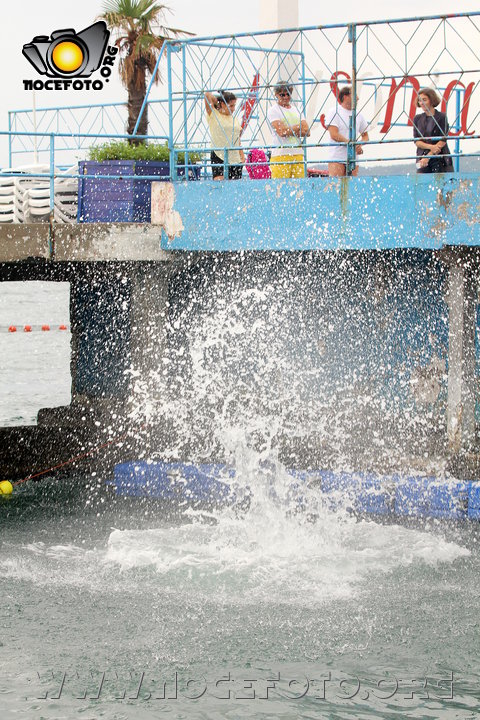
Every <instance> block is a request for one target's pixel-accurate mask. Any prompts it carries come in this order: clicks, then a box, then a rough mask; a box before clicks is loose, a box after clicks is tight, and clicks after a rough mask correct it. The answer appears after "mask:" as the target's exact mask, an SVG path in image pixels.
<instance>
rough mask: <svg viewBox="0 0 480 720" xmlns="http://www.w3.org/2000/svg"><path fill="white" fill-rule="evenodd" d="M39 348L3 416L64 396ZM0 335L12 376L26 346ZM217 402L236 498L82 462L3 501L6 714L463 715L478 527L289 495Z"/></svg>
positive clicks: (276, 471) (54, 357) (470, 665)
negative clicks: (113, 487) (146, 488)
mask: <svg viewBox="0 0 480 720" xmlns="http://www.w3.org/2000/svg"><path fill="white" fill-rule="evenodd" d="M13 289H14V290H16V292H17V293H26V294H27V296H28V293H30V291H31V290H38V287H37V288H27V287H26V286H24V287H23V288H21V287H18V288H16V289H15V288H13ZM57 289H58V288H57ZM27 296H26V297H25V299H24V300H23V301H21V302H20V303H19V306H20V305H21V304H22V303H23V304H25V303H27V304H28V302H31V299H28V298H27ZM36 298H37V305H38V294H37V296H36ZM50 299H51V298H50ZM14 304H15V303H13V302H12V300H11V299H10V300H9V301H8V302H7V301H6V300H5V301H4V302H3V307H5V306H9V307H12V306H13V305H14ZM64 309H65V306H64ZM62 313H64V310H63V311H62ZM62 313H61V314H62ZM58 317H59V318H60V315H59V316H58ZM47 319H48V318H47ZM67 319H68V318H66V317H64V315H63V314H62V317H61V319H60V321H61V322H65V321H66V320H67ZM27 321H30V322H32V323H33V322H35V321H36V320H35V319H32V317H31V315H29V316H28V318H27V316H26V315H21V314H19V318H18V319H15V322H27ZM38 321H40V322H45V321H46V320H44V315H43V314H42V313H40V314H39V315H38ZM7 322H9V323H10V322H14V320H10V319H8V321H7ZM32 335H33V334H32ZM39 337H40V338H41V336H39ZM23 339H24V338H23V336H22V341H23ZM32 339H33V340H35V338H34V337H32V336H29V337H28V338H25V342H27V341H30V340H32ZM10 340H11V338H10V337H8V340H7V337H5V338H4V341H5V342H7V341H8V342H10ZM13 342H16V340H14V341H13ZM39 342H42V343H43V342H44V338H41V340H39ZM45 342H46V340H45ZM5 347H6V345H4V348H5ZM32 347H34V345H33V344H31V345H30V348H32ZM43 347H44V351H45V353H51V359H50V361H49V362H46V363H44V364H43V365H42V363H40V364H39V362H38V359H39V357H40V355H41V353H40V350H39V352H38V353H32V354H31V355H32V364H31V366H30V368H31V370H32V373H33V370H34V369H35V368H36V370H35V372H37V375H36V378H37V382H36V383H35V384H32V383H29V384H30V385H32V387H33V388H34V392H33V393H31V394H29V395H28V397H29V403H30V401H32V402H31V404H29V403H26V402H25V404H22V401H21V398H22V397H26V393H25V395H23V396H22V394H21V393H19V394H18V395H17V396H16V399H15V400H13V399H12V397H11V396H10V397H9V396H4V395H2V406H3V407H2V412H3V413H4V415H3V416H2V417H5V418H6V420H5V421H4V422H5V423H8V422H10V423H11V422H12V421H13V420H15V418H16V419H17V420H19V421H20V422H23V421H24V420H27V419H28V418H32V414H33V412H34V410H33V408H34V403H33V401H35V402H36V403H38V404H39V406H41V405H42V403H44V397H45V396H47V397H49V401H50V402H52V403H54V404H55V403H56V404H60V401H63V399H64V396H62V395H61V394H55V393H56V392H57V391H56V390H55V391H54V390H53V386H52V385H51V377H52V376H51V375H50V374H49V373H50V371H51V366H52V365H53V364H55V363H58V364H57V367H58V368H63V369H61V371H59V373H58V375H59V376H60V372H61V373H63V374H64V375H65V377H66V378H67V379H68V363H66V360H65V357H64V356H62V352H65V353H66V359H67V360H68V351H67V350H66V348H63V350H62V348H58V349H54V346H49V348H50V349H46V346H43ZM8 348H9V349H8V350H7V351H4V352H3V353H2V357H3V358H4V359H3V360H2V362H4V363H5V367H7V368H8V367H10V368H11V370H10V372H11V377H12V378H13V379H14V380H16V382H17V384H18V385H19V386H20V387H23V385H24V383H25V382H28V378H29V373H28V370H25V374H24V375H21V372H23V370H21V368H22V367H23V365H22V366H20V364H19V357H20V355H21V357H22V358H23V360H24V363H25V365H27V364H28V363H27V359H26V358H27V353H25V351H24V350H23V351H22V353H21V354H19V355H17V356H16V359H14V358H13V353H14V352H17V349H15V345H14V344H13V343H12V344H10V345H9V346H8ZM191 350H192V363H193V364H194V365H195V363H196V364H197V366H198V369H199V371H200V370H201V368H200V366H199V365H198V364H199V363H200V364H201V358H200V354H199V346H198V345H195V343H193V345H192V348H191ZM34 361H35V362H34ZM15 365H17V367H18V368H19V370H18V373H15V370H14V368H15ZM42 368H43V369H42ZM196 377H197V378H199V380H198V382H201V381H202V375H201V372H198V373H197V374H196ZM67 385H68V383H67V380H65V387H67ZM35 388H37V389H38V392H35ZM49 388H50V390H51V392H50V394H49ZM197 391H198V393H200V394H201V392H202V388H201V387H200V385H199V387H198V388H197ZM5 397H6V400H5ZM142 403H143V404H145V398H142ZM231 412H232V411H231V410H229V413H230V414H229V416H228V418H227V420H228V422H227V423H226V425H225V426H223V430H221V426H219V428H217V435H218V436H219V437H221V440H222V442H223V443H224V445H225V448H226V450H227V451H228V452H229V453H230V456H231V458H232V459H233V461H234V463H235V466H236V468H237V482H239V483H240V486H241V487H244V488H246V487H247V486H248V487H249V488H250V489H251V490H252V493H253V497H252V500H251V504H250V508H249V509H248V510H246V509H245V508H243V507H242V508H235V507H234V508H223V509H222V508H217V509H211V508H207V507H204V508H192V507H189V506H188V504H186V503H183V502H182V503H178V504H177V505H166V504H164V503H160V502H155V501H151V500H150V501H146V500H132V499H125V498H116V497H114V496H113V495H112V493H111V491H110V489H109V487H108V485H106V482H105V481H106V480H107V478H105V477H101V476H99V475H95V474H94V475H89V476H80V475H77V476H75V477H70V478H68V479H66V478H60V477H58V478H48V477H47V478H45V479H43V480H42V481H41V482H38V483H25V484H22V485H20V486H18V487H17V488H16V489H15V493H14V495H13V497H12V498H11V499H10V500H6V501H4V502H2V503H1V504H0V541H1V555H0V597H1V598H2V620H1V623H0V627H1V634H0V658H1V661H2V673H1V674H0V706H1V717H2V719H3V718H7V720H9V719H10V718H19V717H24V718H32V720H33V719H34V718H35V720H37V719H39V718H45V719H46V720H47V719H48V720H53V719H54V718H55V719H57V718H73V717H77V716H78V717H83V718H89V719H90V718H107V719H111V720H114V719H115V720H120V719H122V720H123V719H130V718H132V719H133V718H138V719H139V720H147V719H150V718H158V717H163V716H165V717H170V718H185V717H189V718H209V719H210V718H214V719H215V718H232V719H233V718H235V719H236V718H285V719H287V718H288V719H290V718H292V719H293V718H298V717H306V718H339V719H340V718H352V719H353V718H355V719H359V718H362V719H363V718H385V719H388V718H400V717H401V718H403V717H407V716H408V717H413V718H445V719H447V718H448V720H450V719H452V720H453V718H475V717H477V716H478V703H479V690H478V688H479V680H480V673H479V662H478V659H477V647H478V623H479V612H478V601H479V590H478V577H479V571H480V554H479V545H478V540H479V538H478V530H477V526H476V525H474V524H466V525H463V526H460V525H452V524H445V523H440V522H437V521H428V522H427V521H426V522H423V523H420V522H419V523H416V524H410V525H408V526H401V525H398V524H396V523H395V522H393V521H389V522H385V523H380V522H374V521H370V520H365V519H362V518H357V517H354V516H352V515H351V514H350V513H349V511H348V508H347V507H346V506H345V507H342V506H341V505H340V507H338V508H337V509H336V511H335V512H333V511H332V510H330V509H329V508H328V507H326V506H325V505H324V504H323V502H322V500H321V496H320V495H319V494H318V493H317V491H316V490H315V488H309V489H305V491H303V492H302V501H301V502H299V501H298V498H293V499H292V497H291V495H290V494H289V482H288V475H287V473H286V470H285V468H284V467H283V465H282V463H281V462H280V461H279V460H278V457H276V455H275V451H274V448H273V447H272V446H269V445H268V442H267V443H266V444H265V446H264V447H262V448H260V449H259V448H258V445H259V444H258V442H257V447H256V448H253V447H252V445H251V443H250V442H249V437H248V434H246V433H243V434H242V430H241V427H236V426H235V425H234V418H233V417H232V414H231ZM256 417H257V421H258V427H257V428H256V430H257V431H259V430H262V431H263V433H264V436H265V437H267V439H268V432H266V428H265V426H264V425H263V426H262V425H261V423H260V417H259V416H258V414H257V416H256ZM253 418H254V415H253V414H252V415H251V418H250V419H251V420H252V421H253ZM236 421H237V422H238V418H237V419H236ZM257 435H258V432H257Z"/></svg>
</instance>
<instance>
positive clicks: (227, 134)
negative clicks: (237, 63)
mask: <svg viewBox="0 0 480 720" xmlns="http://www.w3.org/2000/svg"><path fill="white" fill-rule="evenodd" d="M236 104H237V98H236V96H235V95H234V94H233V93H231V92H227V91H223V90H220V93H219V94H218V95H214V94H213V93H210V92H206V93H205V108H206V110H207V121H208V127H209V129H210V136H211V138H212V146H213V147H215V148H217V150H212V153H211V161H212V175H213V179H214V180H224V175H223V173H224V163H225V162H226V163H227V164H228V179H229V180H240V178H241V177H242V170H243V163H244V162H245V155H244V153H243V150H242V149H241V147H240V135H241V132H242V128H241V127H240V123H239V122H238V120H237V119H236V118H235V117H234V112H235V105H236ZM220 148H223V149H220Z"/></svg>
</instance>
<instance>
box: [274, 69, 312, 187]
mask: <svg viewBox="0 0 480 720" xmlns="http://www.w3.org/2000/svg"><path fill="white" fill-rule="evenodd" d="M292 92H293V87H292V85H288V84H287V83H285V82H282V81H279V82H278V84H277V85H276V86H275V100H276V103H275V104H274V105H272V106H271V107H270V108H269V110H268V113H267V120H268V122H269V123H270V127H271V129H272V145H276V147H274V148H273V150H272V158H271V161H270V170H271V173H272V178H301V177H305V163H304V158H303V150H302V140H303V138H304V137H308V136H309V135H310V129H309V127H308V123H307V121H306V120H303V119H302V118H301V116H300V113H299V112H298V110H297V109H296V108H295V107H294V106H293V105H292V104H291V97H292Z"/></svg>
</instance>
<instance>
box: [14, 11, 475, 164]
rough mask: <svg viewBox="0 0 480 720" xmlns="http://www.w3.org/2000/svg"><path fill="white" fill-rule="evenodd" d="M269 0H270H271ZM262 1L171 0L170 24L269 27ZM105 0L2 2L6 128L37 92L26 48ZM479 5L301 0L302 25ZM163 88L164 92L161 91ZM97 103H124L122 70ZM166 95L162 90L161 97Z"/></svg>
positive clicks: (210, 30)
mask: <svg viewBox="0 0 480 720" xmlns="http://www.w3.org/2000/svg"><path fill="white" fill-rule="evenodd" d="M267 1H268V0H267ZM261 2H262V0H242V2H241V3H233V2H219V1H218V0H167V3H166V4H167V5H168V6H169V7H170V9H171V12H169V13H167V18H166V20H167V24H168V25H171V26H175V27H179V28H182V29H185V30H189V31H190V32H193V33H196V34H197V35H201V36H202V35H214V34H224V33H234V32H247V31H256V30H260V29H264V28H262V27H260V16H261V14H260V4H261ZM102 4H103V3H102V0H82V2H75V3H73V2H66V1H65V0H62V1H60V0H45V1H44V2H38V0H20V1H18V2H11V3H2V25H1V35H2V42H1V45H0V56H1V62H2V67H3V72H2V99H3V102H2V108H1V112H0V130H4V131H6V130H8V111H9V110H13V109H21V108H30V107H31V106H32V92H31V91H30V90H25V89H24V87H23V79H24V78H29V79H35V78H38V77H39V76H38V75H36V73H35V71H34V70H33V68H32V67H31V65H30V64H29V62H28V61H27V60H26V58H24V57H23V55H22V53H21V50H22V46H23V44H25V43H28V42H30V41H31V39H32V38H33V37H34V36H35V35H49V34H50V33H51V32H52V31H53V30H56V29H59V28H67V27H71V28H74V29H75V30H76V31H77V32H78V31H80V30H82V29H84V28H85V27H87V26H88V25H90V24H91V23H92V22H94V21H95V19H96V18H97V16H98V15H99V14H100V13H101V11H102ZM475 10H478V2H476V0H402V1H401V2H397V0H390V1H387V2H386V1H383V2H381V1H379V0H363V1H362V2H361V3H359V2H356V1H355V2H354V1H353V0H343V2H342V3H332V2H324V1H323V0H318V1H316V0H299V25H300V26H307V25H318V24H322V25H324V24H333V23H347V22H349V21H355V20H356V21H360V20H374V19H384V18H399V17H412V16H418V15H436V14H441V13H451V12H452V11H455V12H457V13H460V12H469V11H470V12H472V11H475ZM156 92H158V93H160V92H161V91H160V90H158V91H156ZM93 96H94V97H95V102H115V101H118V102H123V101H125V99H126V91H125V89H124V88H123V87H122V85H121V83H120V81H119V78H118V76H117V73H116V72H114V74H113V75H112V78H111V81H110V82H109V84H108V86H107V85H105V88H104V90H102V92H101V98H100V97H99V96H97V95H96V94H93ZM159 96H160V95H157V97H159ZM91 98H92V93H91V92H90V93H88V92H77V91H74V90H67V91H47V90H40V91H37V92H36V93H35V102H36V106H37V108H41V107H52V106H59V105H74V104H85V103H88V102H91ZM5 157H6V138H5V137H2V138H1V139H0V165H1V166H5V164H6V163H5Z"/></svg>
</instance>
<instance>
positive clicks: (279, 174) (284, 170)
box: [270, 155, 305, 180]
mask: <svg viewBox="0 0 480 720" xmlns="http://www.w3.org/2000/svg"><path fill="white" fill-rule="evenodd" d="M270 171H271V173H272V178H276V179H277V180H282V179H284V178H303V177H305V163H304V159H303V155H275V156H274V157H272V159H271V160H270Z"/></svg>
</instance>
